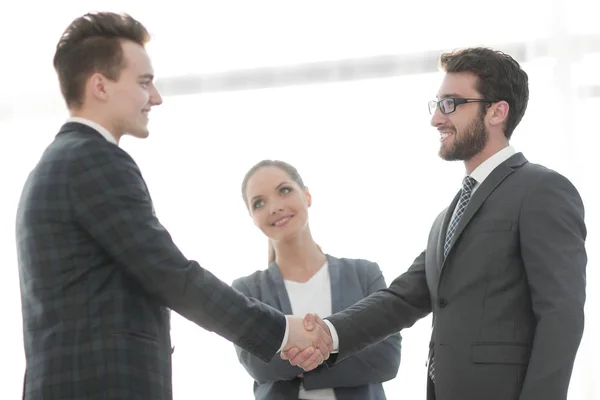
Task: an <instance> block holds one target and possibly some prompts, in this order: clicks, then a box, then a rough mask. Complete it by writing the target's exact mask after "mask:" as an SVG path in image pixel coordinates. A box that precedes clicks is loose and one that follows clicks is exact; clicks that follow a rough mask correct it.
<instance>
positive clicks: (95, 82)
mask: <svg viewBox="0 0 600 400" xmlns="http://www.w3.org/2000/svg"><path fill="white" fill-rule="evenodd" d="M109 84H110V82H109V80H108V79H107V78H106V77H105V76H104V75H102V74H101V73H99V72H95V73H93V74H92V76H90V77H89V79H88V81H87V85H86V86H87V90H88V93H89V94H90V95H91V96H92V97H93V98H95V99H97V100H99V101H106V100H108V97H109V91H110V88H109V87H108V85H109Z"/></svg>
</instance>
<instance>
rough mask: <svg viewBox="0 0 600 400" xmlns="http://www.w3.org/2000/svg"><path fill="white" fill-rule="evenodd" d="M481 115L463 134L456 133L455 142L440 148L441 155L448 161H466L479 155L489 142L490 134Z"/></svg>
mask: <svg viewBox="0 0 600 400" xmlns="http://www.w3.org/2000/svg"><path fill="white" fill-rule="evenodd" d="M483 118H484V114H483V113H481V114H480V115H479V116H478V117H477V118H475V119H474V120H473V121H472V122H471V123H470V124H469V125H468V126H467V127H466V128H465V129H464V130H463V131H462V132H460V133H459V132H458V131H455V132H454V140H453V142H452V143H451V144H450V145H449V146H447V147H444V146H443V145H442V147H441V148H440V152H439V155H440V157H441V158H442V159H443V160H446V161H458V160H460V161H466V160H470V159H471V158H473V157H475V156H476V155H477V154H479V153H480V152H481V151H482V150H483V148H484V147H485V145H486V144H487V142H488V138H489V135H488V132H487V130H486V129H485V125H484V123H483Z"/></svg>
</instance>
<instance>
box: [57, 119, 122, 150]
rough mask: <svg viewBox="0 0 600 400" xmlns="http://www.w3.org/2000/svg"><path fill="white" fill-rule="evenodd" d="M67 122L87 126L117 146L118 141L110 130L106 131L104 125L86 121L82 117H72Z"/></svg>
mask: <svg viewBox="0 0 600 400" xmlns="http://www.w3.org/2000/svg"><path fill="white" fill-rule="evenodd" d="M67 122H77V123H80V124H83V125H87V126H89V127H90V128H92V129H94V130H96V131H98V133H99V134H101V135H102V136H104V139H106V140H108V141H109V142H111V143H113V144H117V139H115V137H114V136H113V135H112V134H111V133H110V132H109V131H108V129H106V128H105V127H103V126H102V125H100V124H98V123H96V122H94V121H90V120H89V119H85V118H81V117H71V118H69V119H68V120H67Z"/></svg>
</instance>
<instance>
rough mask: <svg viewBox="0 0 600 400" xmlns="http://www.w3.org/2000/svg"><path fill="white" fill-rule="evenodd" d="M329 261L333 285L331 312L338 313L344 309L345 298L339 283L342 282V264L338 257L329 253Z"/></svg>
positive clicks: (331, 283)
mask: <svg viewBox="0 0 600 400" xmlns="http://www.w3.org/2000/svg"><path fill="white" fill-rule="evenodd" d="M327 263H328V264H329V281H330V287H331V312H332V313H336V312H339V311H342V310H344V309H345V308H346V307H345V306H344V299H343V295H344V294H343V293H342V290H341V289H342V288H341V287H340V285H339V284H338V283H339V282H341V276H340V275H341V273H342V271H341V265H340V263H339V260H338V259H337V258H334V257H331V256H329V255H327Z"/></svg>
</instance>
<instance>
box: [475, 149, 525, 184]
mask: <svg viewBox="0 0 600 400" xmlns="http://www.w3.org/2000/svg"><path fill="white" fill-rule="evenodd" d="M514 154H516V151H515V149H514V147H512V146H510V145H509V146H506V147H505V148H503V149H502V150H500V151H499V152H497V153H496V154H494V155H493V156H491V157H490V158H488V159H487V160H485V161H484V162H482V163H481V164H480V165H479V167H477V168H475V170H474V171H473V172H471V178H473V179H475V180H476V181H477V185H476V186H479V185H481V184H482V183H483V181H484V180H485V179H486V178H487V177H488V176H489V175H490V174H491V173H492V171H493V170H494V169H496V167H497V166H498V165H500V164H502V163H503V162H504V161H506V160H508V159H509V158H510V157H512V156H513V155H514Z"/></svg>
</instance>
